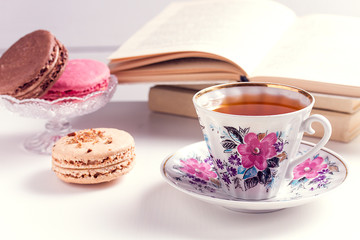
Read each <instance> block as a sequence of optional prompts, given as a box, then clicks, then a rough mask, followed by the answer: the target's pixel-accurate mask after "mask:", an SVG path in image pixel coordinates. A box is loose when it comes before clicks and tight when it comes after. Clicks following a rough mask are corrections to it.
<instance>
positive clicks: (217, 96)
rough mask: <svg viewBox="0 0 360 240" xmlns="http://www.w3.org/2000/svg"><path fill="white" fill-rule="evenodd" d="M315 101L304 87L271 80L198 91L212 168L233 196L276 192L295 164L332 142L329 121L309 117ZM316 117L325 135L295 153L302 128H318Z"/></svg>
mask: <svg viewBox="0 0 360 240" xmlns="http://www.w3.org/2000/svg"><path fill="white" fill-rule="evenodd" d="M314 101H315V100H314V97H313V96H312V95H311V94H310V93H309V92H307V91H305V90H302V89H299V88H296V87H292V86H286V85H280V84H272V83H229V84H222V85H216V86H212V87H208V88H205V89H203V90H201V91H199V92H197V93H196V94H195V95H194V97H193V103H194V105H195V109H196V112H197V115H198V117H199V122H200V125H201V128H202V131H203V135H204V139H205V141H206V143H207V146H208V149H209V153H210V156H211V157H212V160H213V165H214V168H215V170H216V172H217V175H218V177H219V180H220V182H221V184H222V187H223V189H224V190H225V191H226V192H227V193H228V194H229V195H231V196H233V197H236V198H241V199H246V200H262V199H268V198H272V197H274V196H276V194H277V192H278V190H279V188H280V185H281V183H282V182H283V180H284V179H285V178H292V174H293V169H294V167H295V166H296V165H298V164H300V163H301V162H302V161H305V160H306V159H307V158H309V157H311V156H313V155H315V154H316V153H317V152H318V151H319V150H320V148H322V147H323V146H324V145H325V144H326V143H327V142H328V140H329V138H330V136H331V125H330V122H329V121H328V120H327V119H326V118H325V117H324V116H322V115H318V114H315V115H312V116H310V112H311V109H312V108H313V106H314ZM314 121H316V122H319V123H321V124H322V125H323V128H324V134H323V137H322V138H321V139H320V141H319V142H318V143H317V144H316V145H315V146H314V147H313V148H312V150H310V151H309V152H307V153H306V154H304V155H302V156H296V154H297V152H298V148H299V146H300V143H301V139H302V137H303V134H304V132H308V133H310V134H313V133H314V130H313V129H312V128H311V124H312V122H314ZM307 170H308V171H311V169H310V168H309V169H305V171H307Z"/></svg>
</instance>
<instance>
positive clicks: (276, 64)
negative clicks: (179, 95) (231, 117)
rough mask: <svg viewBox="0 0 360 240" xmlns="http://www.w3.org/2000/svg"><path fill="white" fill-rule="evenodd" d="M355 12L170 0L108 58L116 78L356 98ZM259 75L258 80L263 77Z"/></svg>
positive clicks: (359, 85) (262, 0)
mask: <svg viewBox="0 0 360 240" xmlns="http://www.w3.org/2000/svg"><path fill="white" fill-rule="evenodd" d="M358 29H360V18H356V17H345V16H333V15H309V16H304V17H297V16H296V15H295V14H294V12H292V10H290V9H289V8H287V7H285V6H283V5H282V4H279V3H277V2H273V1H271V0H234V1H233V0H227V1H211V0H206V1H186V2H175V3H172V4H170V5H169V6H168V7H167V8H165V9H164V10H163V11H162V12H161V13H160V14H159V15H158V16H157V17H155V18H154V19H153V20H151V21H150V22H148V23H147V24H146V25H145V26H144V27H143V28H141V29H140V30H139V31H138V32H137V33H136V34H134V35H133V36H132V37H131V38H130V39H129V40H128V41H126V42H125V43H124V44H123V45H121V46H120V48H119V49H118V50H117V51H115V52H114V53H113V54H112V55H111V56H110V63H109V67H110V70H111V73H112V74H115V75H116V76H117V77H118V79H119V82H167V83H169V82H170V83H171V82H173V83H174V82H177V83H179V82H184V81H192V82H205V81H206V82H228V81H240V80H241V76H246V77H247V78H248V79H249V80H250V81H258V82H259V81H264V79H269V77H273V78H272V79H271V81H272V82H277V83H284V84H289V85H294V86H298V87H301V88H304V89H307V90H309V91H313V92H322V93H327V94H337V95H344V96H353V97H360V78H359V76H360V67H359V63H358V62H359V61H358V58H359V56H360V31H358ZM263 77H266V78H263Z"/></svg>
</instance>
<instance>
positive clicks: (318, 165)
mask: <svg viewBox="0 0 360 240" xmlns="http://www.w3.org/2000/svg"><path fill="white" fill-rule="evenodd" d="M323 161H324V159H323V158H322V157H316V158H315V159H313V160H311V159H310V158H308V159H306V160H305V161H304V162H302V163H300V164H299V165H297V166H296V167H295V168H294V170H293V174H294V179H299V178H301V177H306V178H307V179H310V178H314V177H316V176H317V175H318V174H319V172H320V171H321V170H322V169H323V168H327V164H326V163H324V164H322V163H323Z"/></svg>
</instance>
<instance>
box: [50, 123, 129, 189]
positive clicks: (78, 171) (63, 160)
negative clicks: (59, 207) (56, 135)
mask: <svg viewBox="0 0 360 240" xmlns="http://www.w3.org/2000/svg"><path fill="white" fill-rule="evenodd" d="M134 160H135V142H134V138H133V137H132V136H131V135H130V134H129V133H128V132H126V131H123V130H119V129H115V128H94V129H85V130H80V131H77V132H73V133H69V134H68V135H67V136H64V137H62V138H60V139H59V140H58V141H57V142H56V143H55V144H54V146H53V149H52V170H53V171H54V172H55V174H56V175H57V176H58V177H59V178H60V179H61V180H63V181H64V182H67V183H78V184H95V183H102V182H108V181H111V180H114V179H116V178H118V177H120V176H122V175H124V174H126V173H128V172H129V171H130V170H131V169H132V167H133V164H134Z"/></svg>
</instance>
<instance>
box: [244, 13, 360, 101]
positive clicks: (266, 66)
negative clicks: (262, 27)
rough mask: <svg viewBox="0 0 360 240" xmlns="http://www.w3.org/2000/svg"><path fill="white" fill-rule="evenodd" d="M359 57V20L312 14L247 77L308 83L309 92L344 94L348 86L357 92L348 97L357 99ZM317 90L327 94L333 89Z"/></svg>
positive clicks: (327, 90) (284, 38) (287, 34)
mask: <svg viewBox="0 0 360 240" xmlns="http://www.w3.org/2000/svg"><path fill="white" fill-rule="evenodd" d="M359 57H360V18H356V17H345V16H333V15H311V16H305V17H301V18H299V19H298V20H297V21H296V22H295V24H294V25H293V27H292V28H290V29H289V31H288V32H286V34H285V35H284V37H283V38H282V39H281V40H280V41H279V42H278V43H277V45H275V47H274V48H273V49H272V50H271V51H270V52H269V54H268V55H267V56H266V57H265V58H264V60H263V62H262V63H261V64H259V66H258V68H257V69H256V70H255V71H254V72H253V73H250V74H251V75H252V76H274V77H283V78H295V79H302V80H310V81H309V82H308V83H305V84H308V85H309V84H312V86H308V87H309V88H308V89H314V90H315V91H316V89H317V88H318V85H321V86H322V87H325V88H326V87H329V88H330V87H332V88H337V89H340V88H343V89H345V90H344V91H347V90H346V87H348V86H350V87H351V88H352V89H353V91H357V94H356V92H353V93H352V94H351V95H354V96H355V95H356V96H357V97H359V96H360V88H359V87H360V80H359V76H360V67H359ZM297 83H298V82H294V83H293V84H294V85H295V84H296V85H297ZM323 83H331V84H332V85H330V84H327V85H326V84H323ZM288 84H291V82H289V83H288ZM304 88H307V86H304ZM347 89H349V91H350V90H351V89H350V88H347ZM319 90H321V91H322V92H327V93H329V92H331V91H330V90H334V89H319ZM333 92H334V91H333ZM338 94H343V95H347V94H346V92H339V93H338Z"/></svg>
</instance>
